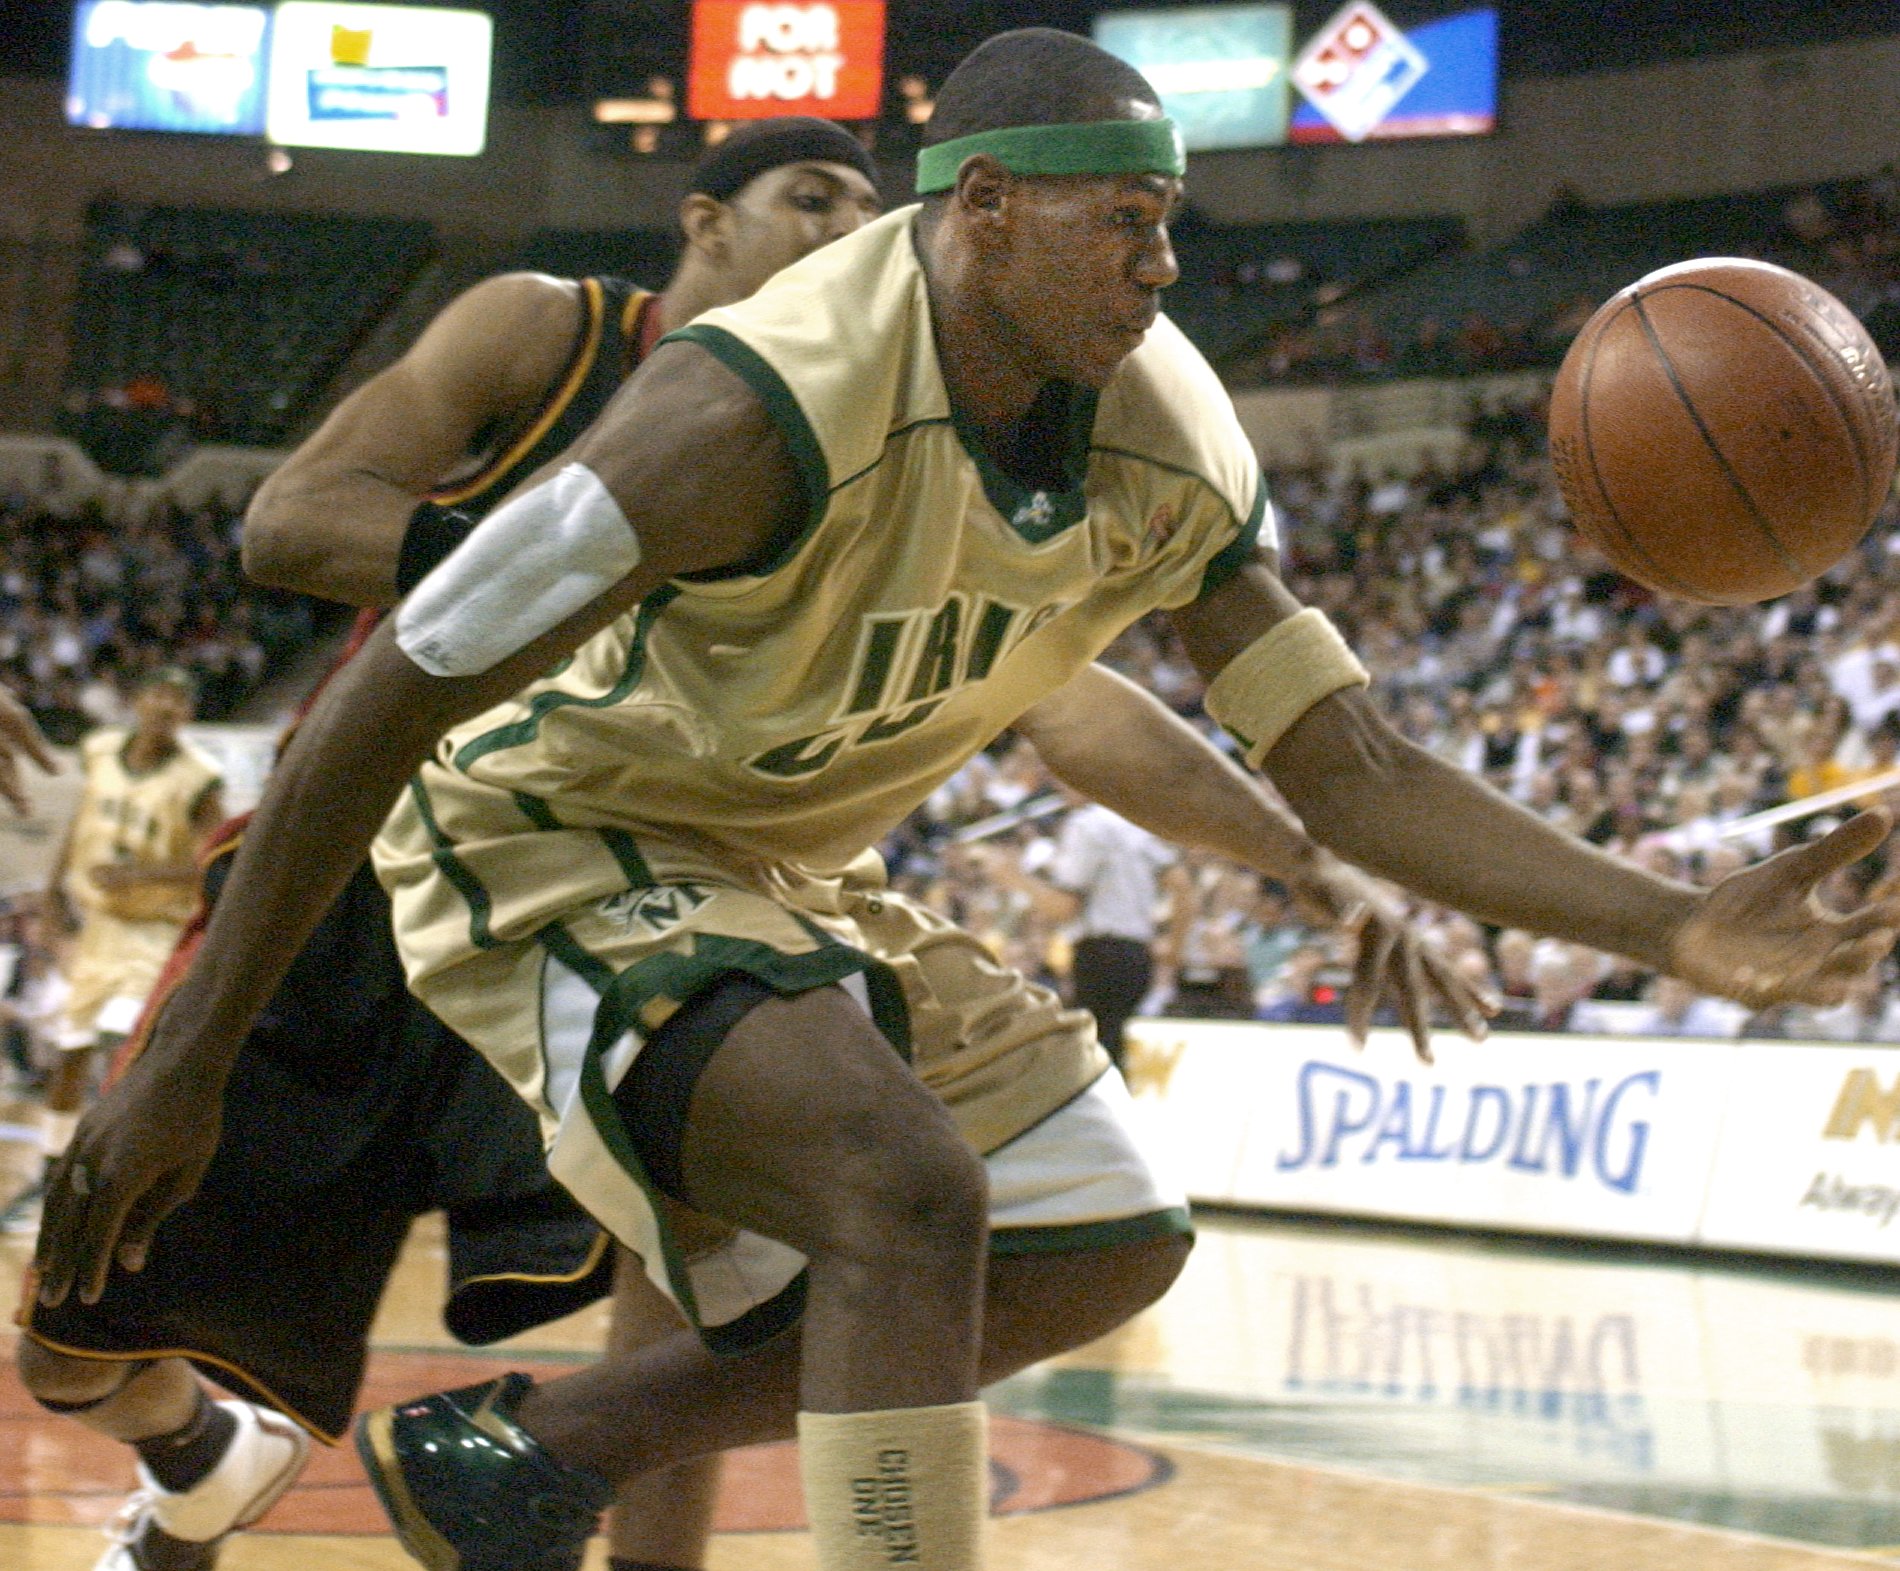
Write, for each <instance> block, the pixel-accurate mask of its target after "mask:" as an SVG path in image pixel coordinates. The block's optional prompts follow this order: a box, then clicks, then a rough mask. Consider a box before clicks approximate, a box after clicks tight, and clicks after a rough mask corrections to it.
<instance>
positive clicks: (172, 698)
mask: <svg viewBox="0 0 1900 1571" xmlns="http://www.w3.org/2000/svg"><path fill="white" fill-rule="evenodd" d="M192 704H193V693H192V685H191V679H190V677H188V676H186V675H185V673H184V672H182V671H178V670H172V669H166V670H162V671H159V672H157V673H155V674H154V675H152V676H149V677H147V678H146V679H145V680H144V681H143V682H141V683H140V684H139V687H138V691H137V692H136V694H135V695H134V697H133V700H132V712H133V724H132V728H131V729H130V730H129V731H127V730H123V729H120V728H117V727H111V728H107V729H103V730H99V731H95V732H94V733H93V734H92V735H91V736H89V737H87V738H86V740H85V742H84V743H83V744H82V745H81V748H80V758H81V768H82V769H83V771H84V774H85V785H84V788H83V791H82V794H81V796H80V798H79V806H78V807H77V808H76V809H75V810H74V812H73V818H72V822H71V823H70V824H68V826H67V830H66V839H65V842H64V844H63V845H62V846H61V848H60V851H59V855H58V857H57V859H56V860H55V862H54V866H53V873H52V877H51V879H50V881H49V882H48V885H47V893H46V903H47V908H48V912H49V914H50V916H51V918H52V921H53V922H54V924H55V925H56V926H63V927H64V928H65V929H67V930H68V931H71V932H73V933H74V935H75V936H74V938H73V940H72V944H71V946H70V948H69V949H68V950H67V953H66V957H65V960H64V962H63V964H64V969H65V972H66V979H67V981H68V983H69V984H70V985H71V988H72V991H71V993H70V994H69V996H68V998H67V1003H66V1021H65V1025H64V1027H63V1028H62V1030H61V1033H60V1043H61V1048H62V1051H61V1053H60V1055H59V1062H58V1064H57V1065H56V1066H55V1067H54V1070H53V1074H52V1078H51V1079H50V1081H49V1082H48V1084H47V1088H46V1105H45V1107H44V1108H43V1109H42V1110H41V1114H40V1120H41V1126H40V1142H41V1148H42V1150H43V1151H44V1153H45V1157H46V1167H47V1169H48V1170H50V1168H51V1166H52V1164H53V1162H54V1161H55V1160H57V1159H58V1157H59V1155H60V1153H61V1152H62V1151H64V1150H65V1149H66V1143H67V1141H69V1140H70V1139H71V1138H72V1131H73V1129H74V1127H75V1126H76V1125H77V1123H78V1122H79V1109H80V1107H81V1106H82V1105H83V1104H84V1101H85V1097H86V1089H87V1085H88V1082H89V1079H90V1073H91V1069H92V1058H93V1051H94V1049H95V1048H98V1047H101V1046H105V1047H110V1046H111V1045H113V1044H114V1043H116V1042H118V1041H119V1040H120V1039H121V1038H123V1037H124V1036H125V1035H126V1033H127V1032H129V1031H130V1030H131V1029H132V1025H133V1023H134V1021H136V1020H137V1018H138V1013H139V1010H140V1009H141V1007H143V1005H144V1003H145V998H146V995H147V994H149V993H150V992H151V990H152V986H153V984H154V983H155V982H157V980H158V974H159V972H160V971H161V970H162V969H163V968H164V965H165V961H166V958H167V957H168V956H169V955H170V954H171V952H172V946H173V945H174V944H176V943H177V942H178V935H179V933H180V932H181V931H182V930H183V929H184V926H185V924H186V923H187V922H188V921H190V920H191V914H192V912H193V911H194V910H195V909H196V908H197V904H198V865H197V855H196V854H197V847H198V844H199V842H200V841H201V840H203V838H204V836H205V835H206V834H207V833H208V832H209V831H210V829H211V828H212V826H213V825H215V824H216V823H217V822H218V821H219V820H220V819H221V818H222V817H223V816H224V810H223V807H222V805H221V804H222V798H221V796H220V792H219V779H218V768H217V765H216V764H214V763H213V762H212V761H211V760H210V759H209V758H207V757H206V756H205V755H204V754H203V753H201V752H199V751H198V749H197V748H195V747H193V746H191V745H190V744H189V743H188V742H186V741H184V740H183V738H182V737H180V735H179V730H180V728H181V727H182V726H184V725H185V724H186V723H187V722H189V721H190V719H191V715H192ZM44 1187H45V1179H44V1175H43V1174H42V1176H41V1177H39V1178H37V1179H35V1180H34V1181H33V1182H32V1183H31V1184H29V1185H28V1186H27V1187H26V1189H24V1190H23V1191H21V1193H20V1194H18V1195H16V1196H15V1197H14V1199H13V1200H12V1202H11V1203H10V1204H9V1205H8V1206H7V1209H6V1211H5V1213H4V1216H0V1228H4V1229H5V1230H6V1231H7V1232H10V1233H30V1232H32V1231H33V1230H34V1229H35V1228H36V1227H37V1226H38V1224H39V1209H40V1200H41V1196H42V1194H43V1193H44Z"/></svg>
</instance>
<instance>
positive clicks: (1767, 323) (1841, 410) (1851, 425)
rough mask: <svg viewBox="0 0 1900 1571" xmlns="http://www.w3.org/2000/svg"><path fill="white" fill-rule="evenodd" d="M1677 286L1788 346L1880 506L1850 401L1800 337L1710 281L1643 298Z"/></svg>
mask: <svg viewBox="0 0 1900 1571" xmlns="http://www.w3.org/2000/svg"><path fill="white" fill-rule="evenodd" d="M1678 289H1681V290H1687V291H1689V292H1690V293H1693V294H1704V295H1713V296H1714V297H1715V298H1716V299H1717V300H1721V301H1725V302H1726V303H1728V304H1729V305H1732V306H1734V307H1735V308H1736V309H1737V310H1738V311H1742V312H1745V313H1747V314H1748V315H1749V316H1752V317H1753V318H1754V319H1755V320H1756V321H1757V322H1759V323H1760V324H1761V325H1762V326H1763V327H1765V328H1767V329H1768V331H1769V332H1770V333H1772V334H1773V335H1774V336H1775V337H1776V338H1777V339H1779V340H1780V341H1781V342H1782V343H1783V344H1785V345H1786V346H1787V348H1788V351H1789V353H1790V354H1792V355H1793V356H1794V357H1795V359H1797V360H1799V361H1800V362H1801V364H1802V366H1803V367H1804V368H1805V369H1806V370H1807V372H1808V374H1809V375H1810V376H1812V377H1813V378H1814V380H1815V381H1816V382H1817V383H1819V384H1820V387H1821V391H1822V392H1823V393H1825V394H1826V395H1827V399H1828V402H1829V403H1830V404H1832V405H1833V406H1834V413H1835V415H1836V417H1837V418H1838V419H1839V420H1840V422H1841V426H1842V428H1843V429H1845V430H1846V432H1847V440H1848V442H1849V443H1850V444H1851V445H1852V447H1853V449H1854V466H1855V468H1857V469H1858V470H1859V471H1860V486H1861V492H1862V494H1863V495H1864V496H1866V498H1867V504H1868V510H1869V511H1870V512H1871V511H1873V510H1875V509H1877V508H1878V506H1879V498H1878V497H1877V496H1875V495H1874V494H1873V493H1872V487H1873V484H1874V477H1873V467H1874V466H1873V464H1872V461H1871V459H1870V457H1869V455H1868V453H1867V451H1866V450H1865V448H1864V447H1863V446H1862V444H1861V429H1860V422H1859V420H1857V419H1856V418H1855V411H1854V408H1853V405H1852V404H1851V403H1850V402H1849V401H1848V400H1847V399H1846V398H1844V397H1843V396H1842V394H1841V391H1840V389H1839V388H1837V387H1836V386H1835V385H1834V378H1832V377H1831V376H1829V375H1828V374H1827V372H1826V369H1825V367H1824V366H1822V365H1817V364H1816V363H1815V361H1814V360H1813V359H1812V358H1811V357H1810V356H1809V354H1808V352H1807V350H1806V349H1805V348H1804V347H1803V345H1802V343H1801V340H1800V339H1798V338H1796V337H1794V336H1793V334H1791V333H1789V332H1788V331H1787V329H1785V328H1784V327H1782V326H1781V324H1780V323H1778V322H1777V321H1776V320H1775V319H1774V318H1773V317H1772V316H1770V315H1768V313H1767V312H1765V311H1763V310H1762V309H1761V308H1760V307H1759V306H1754V305H1751V304H1749V302H1748V301H1746V300H1743V299H1740V298H1738V297H1737V296H1735V295H1732V294H1729V293H1728V292H1727V291H1726V290H1722V289H1716V288H1714V287H1713V286H1711V285H1709V284H1690V283H1666V284H1658V285H1657V286H1656V287H1655V288H1653V289H1650V290H1647V291H1645V293H1644V295H1643V297H1642V298H1644V299H1648V298H1651V297H1653V296H1656V295H1661V294H1667V293H1669V292H1670V291H1672V290H1678ZM1830 353H1831V352H1830ZM1833 359H1834V361H1835V363H1836V364H1839V361H1840V357H1839V356H1838V354H1835V355H1833ZM1850 380H1851V379H1850Z"/></svg>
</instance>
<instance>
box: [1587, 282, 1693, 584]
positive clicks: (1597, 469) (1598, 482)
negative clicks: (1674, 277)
mask: <svg viewBox="0 0 1900 1571" xmlns="http://www.w3.org/2000/svg"><path fill="white" fill-rule="evenodd" d="M1631 304H1632V302H1630V301H1627V300H1626V301H1624V302H1623V306H1622V308H1621V309H1619V310H1617V311H1614V312H1612V313H1611V314H1610V315H1609V316H1608V317H1606V318H1605V319H1604V320H1603V321H1602V322H1600V323H1598V324H1597V327H1596V336H1595V337H1594V338H1593V339H1591V341H1590V343H1589V345H1588V347H1587V348H1586V349H1585V351H1584V358H1583V368H1582V371H1581V373H1580V374H1579V376H1578V378H1577V435H1578V437H1579V439H1580V440H1581V441H1582V443H1583V459H1584V462H1585V463H1586V464H1587V465H1588V466H1589V470H1590V479H1591V481H1592V483H1593V484H1594V485H1595V487H1596V493H1597V495H1598V497H1600V498H1601V499H1602V503H1603V507H1602V510H1601V512H1600V513H1599V515H1598V516H1599V517H1600V518H1601V519H1602V520H1603V521H1604V522H1606V523H1608V524H1610V525H1611V526H1612V527H1613V528H1614V529H1615V531H1616V533H1617V534H1618V535H1620V536H1621V537H1622V541H1623V544H1624V546H1625V547H1626V548H1627V549H1628V550H1629V552H1630V554H1631V555H1633V556H1635V557H1637V558H1638V559H1640V560H1641V561H1642V562H1643V563H1644V564H1645V565H1646V566H1647V567H1648V569H1649V575H1650V577H1651V579H1652V580H1653V581H1654V582H1655V584H1656V586H1657V587H1658V588H1662V587H1668V588H1670V589H1673V590H1675V591H1676V592H1677V593H1678V594H1682V595H1687V596H1688V597H1690V598H1691V599H1698V598H1700V597H1701V593H1702V592H1701V591H1700V590H1697V589H1694V588H1691V587H1690V586H1689V585H1688V584H1685V583H1684V582H1683V581H1682V580H1681V579H1679V578H1677V577H1676V575H1675V574H1673V573H1671V572H1668V571H1666V570H1665V569H1664V567H1663V565H1662V564H1661V563H1660V562H1658V561H1657V560H1656V558H1655V557H1653V556H1652V555H1650V553H1649V549H1648V548H1647V547H1646V546H1645V545H1644V544H1643V542H1642V540H1641V539H1639V538H1638V537H1637V535H1636V533H1635V531H1634V530H1632V529H1631V528H1630V526H1629V525H1628V524H1626V523H1625V522H1624V521H1623V515H1622V513H1621V512H1620V511H1619V510H1618V508H1617V505H1616V500H1615V498H1614V497H1612V496H1611V495H1610V488H1609V484H1608V483H1607V482H1606V481H1605V480H1604V478H1603V469H1602V466H1601V465H1600V464H1599V463H1598V462H1597V450H1596V438H1595V436H1594V435H1592V433H1591V430H1590V381H1591V378H1592V376H1593V375H1594V374H1595V372H1596V363H1597V350H1598V349H1599V348H1601V347H1602V344H1603V340H1604V338H1605V337H1606V336H1607V335H1608V333H1609V331H1610V328H1611V327H1612V326H1614V325H1615V323H1616V319H1617V318H1618V317H1619V316H1621V315H1622V314H1623V311H1625V310H1628V309H1629V307H1630V305H1631ZM1606 554H1607V553H1606Z"/></svg>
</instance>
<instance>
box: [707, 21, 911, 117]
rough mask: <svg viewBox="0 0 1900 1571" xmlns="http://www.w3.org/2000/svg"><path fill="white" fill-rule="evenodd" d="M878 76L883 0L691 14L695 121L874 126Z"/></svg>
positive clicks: (880, 78)
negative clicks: (779, 118) (792, 120)
mask: <svg viewBox="0 0 1900 1571" xmlns="http://www.w3.org/2000/svg"><path fill="white" fill-rule="evenodd" d="M883 73H884V3H883V0H816V3H812V4H799V3H795V0H787V3H784V4H765V3H761V0H697V3H696V4H695V5H694V7H693V59H692V72H691V75H690V78H689V81H688V84H687V96H686V111H687V113H688V114H690V115H691V116H692V117H693V118H694V119H695V120H759V119H764V118H766V117H768V116H770V115H796V114H803V115H823V116H825V117H826V118H827V119H830V120H870V119H874V118H876V115H877V112H878V103H879V98H880V95H881V93H882V90H883Z"/></svg>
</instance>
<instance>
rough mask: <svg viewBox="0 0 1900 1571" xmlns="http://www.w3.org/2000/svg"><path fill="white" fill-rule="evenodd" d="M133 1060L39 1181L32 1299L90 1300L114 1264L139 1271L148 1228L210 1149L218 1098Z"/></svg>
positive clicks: (191, 1182) (183, 1191)
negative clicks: (41, 1202) (42, 1189)
mask: <svg viewBox="0 0 1900 1571" xmlns="http://www.w3.org/2000/svg"><path fill="white" fill-rule="evenodd" d="M150 1062H151V1060H150V1059H149V1058H148V1057H145V1056H141V1057H139V1058H136V1059H134V1060H133V1061H132V1063H131V1065H130V1066H129V1067H128V1068H127V1069H126V1071H125V1073H124V1074H123V1075H121V1076H120V1078H119V1079H118V1081H117V1082H116V1083H115V1084H113V1085H112V1086H111V1087H110V1088H108V1089H107V1091H106V1092H105V1094H104V1095H103V1096H101V1097H100V1098H99V1101H98V1103H97V1104H96V1105H95V1106H94V1107H93V1109H92V1111H91V1112H89V1113H88V1114H87V1115H86V1116H85V1118H84V1119H82V1120H81V1121H80V1125H79V1129H78V1131H77V1132H76V1133H75V1134H74V1136H73V1141H72V1144H71V1145H70V1146H69V1147H67V1150H66V1154H65V1156H63V1157H62V1158H61V1159H60V1161H59V1164H58V1166H56V1167H55V1168H54V1169H53V1172H52V1175H51V1177H50V1179H49V1181H48V1183H47V1190H46V1208H45V1214H44V1217H43V1219H42V1221H41V1223H40V1240H39V1248H38V1250H37V1252H36V1253H35V1255H34V1261H33V1263H34V1268H35V1270H36V1271H37V1273H38V1279H39V1296H40V1302H41V1303H42V1304H45V1305H47V1306H49V1307H51V1306H52V1305H55V1304H59V1303H61V1302H63V1301H64V1300H65V1298H66V1296H67V1295H68V1294H69V1293H72V1292H74V1291H77V1292H78V1294H79V1299H80V1302H81V1303H86V1304H93V1303H97V1302H98V1301H99V1295H100V1294H102V1293H103V1292H104V1291H105V1288H106V1278H107V1276H108V1275H109V1274H110V1273H111V1270H112V1267H113V1265H114V1264H115V1263H117V1264H118V1265H119V1266H120V1267H122V1268H123V1269H125V1270H127V1271H138V1270H142V1269H143V1268H144V1266H145V1254H146V1250H147V1249H148V1248H149V1247H150V1245H151V1242H152V1234H153V1233H154V1232H156V1231H157V1230H158V1224H159V1223H160V1222H162V1221H164V1219H165V1217H166V1216H167V1215H168V1214H169V1213H170V1212H171V1211H172V1209H173V1208H174V1207H176V1206H178V1205H180V1204H182V1203H183V1202H184V1201H185V1200H186V1199H187V1198H189V1196H190V1195H191V1193H192V1192H193V1191H194V1190H195V1189H196V1188H197V1187H198V1182H199V1180H200V1179H202V1178H203V1177H204V1171H205V1169H206V1168H207V1167H208V1166H210V1164H211V1158H212V1155H213V1153H214V1152H216V1150H217V1148H218V1133H219V1127H220V1114H221V1111H222V1096H221V1095H210V1094H206V1093H203V1092H201V1091H199V1090H197V1089H196V1088H195V1087H194V1086H193V1084H192V1082H190V1081H189V1080H182V1081H181V1080H180V1079H179V1078H178V1077H176V1076H171V1077H161V1076H159V1075H157V1074H155V1073H153V1072H152V1071H151V1070H150V1069H149V1068H148V1067H146V1066H148V1065H149V1064H150Z"/></svg>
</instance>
